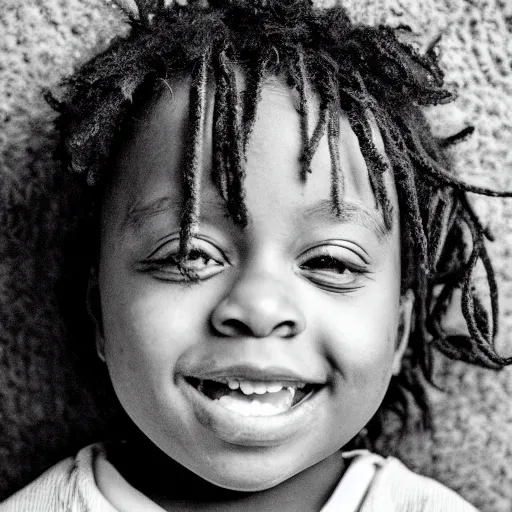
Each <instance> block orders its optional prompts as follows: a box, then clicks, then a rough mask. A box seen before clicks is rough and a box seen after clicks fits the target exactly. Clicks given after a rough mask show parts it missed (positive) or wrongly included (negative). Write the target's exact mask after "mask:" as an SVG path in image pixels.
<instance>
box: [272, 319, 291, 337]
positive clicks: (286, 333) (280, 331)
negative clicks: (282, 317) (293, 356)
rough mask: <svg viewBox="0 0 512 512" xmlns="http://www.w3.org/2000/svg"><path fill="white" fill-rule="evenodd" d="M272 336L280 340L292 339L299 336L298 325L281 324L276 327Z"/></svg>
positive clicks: (289, 322)
mask: <svg viewBox="0 0 512 512" xmlns="http://www.w3.org/2000/svg"><path fill="white" fill-rule="evenodd" d="M272 334H273V335H275V336H279V337H280V338H291V337H292V336H295V335H296V334H297V324H296V323H295V322H293V321H291V320H290V321H286V322H281V323H280V324H279V325H276V327H275V328H274V330H273V331H272Z"/></svg>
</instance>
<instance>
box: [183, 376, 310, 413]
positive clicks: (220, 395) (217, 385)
mask: <svg viewBox="0 0 512 512" xmlns="http://www.w3.org/2000/svg"><path fill="white" fill-rule="evenodd" d="M185 380H186V382H187V383H188V384H190V385H191V386H193V387H194V388H195V389H197V391H199V392H200V393H202V394H203V395H204V396H206V397H207V398H209V399H210V400H213V401H216V402H218V405H220V406H222V407H224V408H225V409H228V410H230V411H233V412H236V413H238V414H241V415H242V416H275V415H277V414H282V413H285V412H287V411H289V410H290V409H291V408H292V407H295V406H296V405H297V404H298V403H300V402H302V401H303V400H304V399H305V398H306V397H308V396H309V395H311V394H312V393H314V392H315V390H317V389H318V388H319V387H320V386H319V385H315V384H308V383H304V382H288V381H254V380H241V379H228V378H225V379H218V380H208V379H198V378H196V377H185Z"/></svg>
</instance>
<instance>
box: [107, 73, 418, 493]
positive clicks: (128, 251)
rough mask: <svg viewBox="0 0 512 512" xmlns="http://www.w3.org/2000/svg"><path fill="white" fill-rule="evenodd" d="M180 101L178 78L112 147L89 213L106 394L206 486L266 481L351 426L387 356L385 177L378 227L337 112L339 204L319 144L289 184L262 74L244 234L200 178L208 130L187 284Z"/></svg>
mask: <svg viewBox="0 0 512 512" xmlns="http://www.w3.org/2000/svg"><path fill="white" fill-rule="evenodd" d="M211 99H212V98H210V100H209V101H210V103H209V107H208V114H207V118H208V119H210V120H211V116H212V105H211ZM313 103H315V102H313ZM313 106H314V107H315V109H314V114H315V115H314V116H313V117H314V118H315V122H316V113H317V111H316V105H313ZM187 112H188V87H186V86H185V85H183V84H181V85H180V84H177V85H175V86H174V87H173V94H172V98H171V95H170V94H166V95H164V97H163V98H162V99H160V100H159V101H158V103H157V104H156V106H155V107H154V108H152V109H151V112H150V114H149V115H148V116H147V118H146V119H145V120H143V121H142V122H140V123H139V125H138V127H137V128H136V130H135V133H134V135H133V137H132V139H131V140H130V142H129V143H128V144H126V146H125V148H124V149H123V150H122V151H121V154H120V157H119V170H118V172H117V175H116V177H115V178H114V181H113V184H112V186H111V187H110V189H109V190H108V191H107V194H106V198H105V203H104V209H103V214H102V232H101V256H100V268H99V284H100V292H101V307H102V316H103V333H104V335H103V337H102V338H101V340H100V345H101V346H103V347H104V353H105V357H106V362H107V365H108V368H109V372H110V376H111V379H112V382H113V385H114V388H115V390H116V393H117V395H118V397H119V399H120V401H121V404H122V405H123V407H124V408H125V409H126V411H127V413H128V414H129V415H130V416H131V418H132V419H133V421H134V422H135V423H136V424H137V425H138V427H139V428H140V429H141V430H142V431H143V432H144V433H145V434H146V435H147V436H148V437H149V438H150V439H151V440H152V441H153V442H154V443H155V444H156V445H157V446H158V447H159V448H160V449H162V450H163V451H164V452H165V453H167V454H168V455H169V456H170V457H172V458H173V459H175V460H176V461H177V462H179V463H180V464H182V465H183V466H185V467H187V468H189V469H190V470H192V471H193V472H195V473H196V474H198V475H199V476H201V477H202V478H204V479H206V480H208V481H210V482H213V483H215V484H217V485H219V486H223V487H227V488H231V489H238V490H261V489H266V488H270V487H272V486H274V485H277V484H279V483H280V482H283V481H285V480H287V479H288V478H289V477H291V476H292V475H294V474H296V473H299V472H301V471H302V470H304V469H306V468H308V467H310V466H311V465H313V464H316V463H318V462H320V461H322V460H324V459H326V458H327V457H329V456H330V455H331V454H333V453H334V452H336V451H337V450H339V449H340V448H341V447H342V446H344V445H345V444H346V443H347V442H348V441H349V440H350V439H351V438H352V437H354V436H355V435H356V434H357V433H358V432H359V430H360V429H361V428H363V427H364V426H365V424H366V423H367V422H368V421H369V420H370V418H371V417H372V416H373V414H374V413H375V412H376V410H377V409H378V407H379V405H380V403H381V401H382V398H383V396H384V394H385V391H386V389H387V387H388V383H389V380H390V378H391V375H392V373H393V372H396V371H397V370H398V368H399V365H400V358H401V354H402V351H403V348H404V343H403V342H402V343H398V342H397V329H398V325H399V322H400V321H401V320H405V321H407V318H405V319H404V318H403V317H404V316H408V314H407V313H404V312H403V308H401V307H400V241H399V240H400V239H399V226H398V220H397V213H396V212H397V209H398V207H397V201H396V194H395V189H394V185H393V183H392V178H391V177H390V176H388V177H387V178H386V179H387V180H388V182H387V187H388V191H389V193H390V198H391V200H392V203H393V205H394V217H395V218H394V225H393V229H392V230H391V231H390V232H386V231H385V229H384V228H383V221H382V218H381V215H380V213H379V212H378V211H377V209H376V208H375V200H374V197H373V194H372V192H371V187H370V184H369V180H368V176H367V170H366V166H365V164H364V160H363V157H362V155H361V153H360V150H359V146H358V144H357V139H356V137H355V135H354V133H353V132H352V130H351V129H350V127H349V124H348V122H347V120H346V118H345V117H343V116H342V117H341V126H340V139H339V141H340V156H341V164H342V168H343V172H344V176H345V186H346V189H345V196H344V198H345V202H346V206H345V208H346V209H345V213H344V215H343V217H342V218H341V219H340V218H335V217H334V216H333V214H332V210H331V203H330V186H331V185H330V184H331V179H330V172H331V166H330V156H329V149H328V145H327V140H326V139H325V138H324V139H323V140H322V142H321V144H320V147H319V148H318V151H317V152H316V155H315V157H314V159H313V163H312V169H313V172H312V174H310V175H309V176H308V179H307V182H306V183H305V184H304V183H302V182H301V181H300V178H299V167H298V166H299V163H298V160H299V150H300V140H301V138H300V129H299V116H298V114H297V110H296V101H295V99H294V97H293V94H292V93H291V91H290V90H289V89H288V88H287V87H286V86H284V85H282V84H281V83H280V82H278V81H277V80H275V81H274V82H273V83H272V84H267V85H265V87H264V89H263V91H262V99H261V102H260V103H259V106H258V118H257V122H256V124H255V127H254V130H253V133H252V135H251V138H250V142H249V146H248V152H247V166H246V172H247V176H246V179H245V187H246V197H245V203H246V205H247V209H248V212H249V216H250V221H249V225H248V227H247V228H246V229H244V230H242V229H240V228H239V227H237V226H236V225H235V224H234V223H233V221H232V220H231V219H230V217H229V216H228V215H227V214H226V209H225V206H224V202H223V200H222V199H221V197H220V196H219V194H218V192H217V190H216V188H215V187H214V186H213V184H212V183H211V181H210V168H209V167H210V165H211V164H210V162H211V140H210V136H211V133H210V131H209V130H208V131H207V143H206V146H205V155H204V162H205V170H204V172H203V174H202V188H201V221H200V227H199V232H198V234H197V239H196V241H195V243H194V247H195V248H196V250H194V251H193V252H192V254H191V258H190V266H191V268H193V269H195V270H196V272H197V273H198V275H199V277H200V280H199V281H198V282H187V281H186V280H184V278H183V277H182V275H181V274H180V272H179V271H178V270H177V269H176V267H175V265H174V264H173V258H174V257H175V256H176V254H177V251H178V246H179V240H178V235H179V229H180V211H181V210H180V208H181V203H182V199H181V197H182V196H181V186H180V183H181V178H180V175H181V167H180V163H181V161H182V158H183V149H184V133H185V130H186V114H187ZM201 380H203V381H206V382H205V383H204V386H199V387H201V389H202V391H204V393H207V394H208V395H209V396H206V395H205V394H204V393H203V392H202V391H201V390H199V389H197V386H198V383H199V382H201ZM211 381H220V382H221V383H220V384H217V385H214V384H212V382H211ZM222 382H223V383H224V384H222ZM240 382H242V383H241V384H240ZM228 383H229V386H228ZM237 383H238V384H237ZM251 383H252V384H253V387H254V388H255V389H254V390H252V391H253V392H252V393H251V389H250V387H251V386H250V384H251ZM303 384H306V387H304V388H302V390H301V389H300V387H301V386H302V385H303ZM237 385H240V386H241V389H242V391H241V390H240V388H238V389H233V390H232V389H230V387H231V388H236V387H237ZM311 385H312V386H311ZM281 387H283V389H281ZM260 388H261V389H260ZM279 389H281V391H276V390H279ZM265 391H266V392H265ZM260 392H262V393H263V394H258V393H260ZM304 392H306V393H309V394H308V395H307V396H305V397H304V398H303V399H302V400H300V401H299V402H298V403H296V404H295V405H293V406H292V407H290V404H291V403H292V402H293V403H295V402H296V401H297V400H298V399H299V398H300V397H301V396H303V395H304ZM246 393H248V394H246ZM253 401H254V402H253ZM260 404H266V405H263V406H262V405H260Z"/></svg>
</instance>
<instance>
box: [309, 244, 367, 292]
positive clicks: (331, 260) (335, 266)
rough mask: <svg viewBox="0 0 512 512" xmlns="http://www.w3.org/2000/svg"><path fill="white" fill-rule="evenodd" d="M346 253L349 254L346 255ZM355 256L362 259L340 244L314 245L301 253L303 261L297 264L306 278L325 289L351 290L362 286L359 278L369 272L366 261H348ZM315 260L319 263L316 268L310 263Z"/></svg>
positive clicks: (336, 290)
mask: <svg viewBox="0 0 512 512" xmlns="http://www.w3.org/2000/svg"><path fill="white" fill-rule="evenodd" d="M339 253H342V255H340V254H339ZM347 253H348V254H351V256H347ZM356 257H357V258H358V259H359V260H361V259H362V258H361V257H360V256H357V255H356V253H355V252H354V251H351V250H350V249H348V248H344V247H341V246H333V245H329V246H320V247H315V248H313V249H310V250H308V251H306V253H305V254H303V255H302V257H301V259H302V260H303V262H302V263H300V264H299V269H300V270H302V272H303V273H304V274H305V277H306V278H307V279H309V280H310V281H312V282H313V283H314V284H316V285H317V286H319V287H321V288H323V289H325V290H327V291H333V292H348V291H353V290H356V289H358V288H361V287H362V284H361V283H360V279H361V278H362V277H364V276H367V275H368V274H369V273H370V271H369V269H368V268H367V264H366V263H356V262H354V261H349V260H351V259H354V258H356ZM315 261H316V262H318V263H319V265H318V266H317V267H316V268H314V266H312V265H311V263H312V262H315ZM323 269H328V270H323ZM333 270H334V271H338V272H333ZM347 271H348V274H347Z"/></svg>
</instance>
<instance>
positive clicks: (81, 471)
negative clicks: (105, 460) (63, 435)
mask: <svg viewBox="0 0 512 512" xmlns="http://www.w3.org/2000/svg"><path fill="white" fill-rule="evenodd" d="M99 457H104V449H103V445H101V444H94V445H90V446H87V447H86V448H83V449H82V450H80V451H79V452H78V453H77V454H76V455H75V456H72V457H68V458H67V459H64V460H62V461H61V462H59V463H58V464H56V465H55V466H53V467H52V468H50V469H49V470H48V471H46V472H45V473H43V474H42V475H41V476H40V477H39V478H38V479H37V480H35V481H34V482H32V483H31V484H29V485H28V486H27V487H25V488H24V489H21V490H20V491H18V492H17V493H15V494H14V495H12V496H11V497H10V498H8V499H7V500H6V501H4V502H3V503H2V504H0V512H32V511H33V512H36V511H38V512H39V511H42V510H44V511H45V512H89V511H90V510H94V511H101V512H103V511H104V512H113V509H112V507H110V506H109V504H108V502H107V501H106V500H105V499H104V498H103V496H102V495H101V493H100V492H99V490H98V488H97V486H96V482H95V478H94V465H95V463H96V460H97V459H98V458H99Z"/></svg>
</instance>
